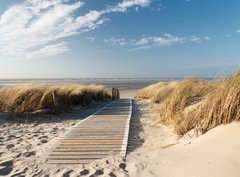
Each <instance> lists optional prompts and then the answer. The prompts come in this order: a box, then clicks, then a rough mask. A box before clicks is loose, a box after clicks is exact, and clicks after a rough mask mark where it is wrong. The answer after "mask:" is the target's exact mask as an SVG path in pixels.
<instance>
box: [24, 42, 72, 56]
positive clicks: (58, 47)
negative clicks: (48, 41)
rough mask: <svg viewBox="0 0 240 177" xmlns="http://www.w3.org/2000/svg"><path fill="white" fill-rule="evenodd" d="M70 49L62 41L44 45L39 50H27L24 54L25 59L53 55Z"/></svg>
mask: <svg viewBox="0 0 240 177" xmlns="http://www.w3.org/2000/svg"><path fill="white" fill-rule="evenodd" d="M67 51H70V49H69V48H68V46H66V44H65V43H64V42H61V43H58V44H53V45H46V46H44V47H43V48H40V49H39V50H36V51H33V52H29V53H27V54H26V58H27V59H34V58H39V57H47V56H54V55H57V54H61V53H64V52H67Z"/></svg>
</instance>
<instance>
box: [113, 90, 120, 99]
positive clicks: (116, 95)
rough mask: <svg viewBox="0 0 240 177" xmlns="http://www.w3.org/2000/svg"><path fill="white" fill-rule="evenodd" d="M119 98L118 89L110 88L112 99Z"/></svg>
mask: <svg viewBox="0 0 240 177" xmlns="http://www.w3.org/2000/svg"><path fill="white" fill-rule="evenodd" d="M119 98H120V93H119V90H118V89H116V88H112V100H118V99H119Z"/></svg>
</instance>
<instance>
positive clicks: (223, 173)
mask: <svg viewBox="0 0 240 177" xmlns="http://www.w3.org/2000/svg"><path fill="white" fill-rule="evenodd" d="M138 104H139V105H140V106H141V105H144V106H142V107H143V108H142V109H141V111H142V116H141V117H140V119H141V121H142V123H143V124H142V125H143V131H142V133H141V134H142V135H141V137H142V138H143V139H145V142H144V144H143V145H142V146H141V147H140V148H138V149H136V150H135V151H134V152H132V153H130V154H129V156H128V158H127V167H126V170H127V171H128V172H129V173H128V174H129V175H130V176H133V177H151V176H154V177H157V176H159V177H161V176H164V177H203V176H204V177H215V176H216V177H229V176H231V177H237V176H239V174H240V168H239V167H240V166H239V165H240V153H239V147H240V122H233V123H231V124H228V125H221V126H218V127H216V128H214V129H212V130H210V131H208V132H207V133H205V134H203V135H201V136H199V137H195V136H194V133H193V131H191V132H189V135H186V136H185V137H183V138H181V139H177V137H176V136H175V135H174V133H173V131H172V130H171V129H169V128H168V127H165V126H160V127H156V126H154V110H156V108H154V107H155V106H154V105H152V104H150V105H149V103H147V102H142V103H141V102H140V103H138ZM149 111H150V112H151V114H152V115H150V114H149V113H148V112H149ZM155 116H157V113H155Z"/></svg>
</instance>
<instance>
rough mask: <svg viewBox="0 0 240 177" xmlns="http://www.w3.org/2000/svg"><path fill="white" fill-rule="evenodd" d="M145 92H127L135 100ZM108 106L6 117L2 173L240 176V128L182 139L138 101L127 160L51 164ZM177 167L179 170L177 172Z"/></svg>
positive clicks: (155, 110)
mask: <svg viewBox="0 0 240 177" xmlns="http://www.w3.org/2000/svg"><path fill="white" fill-rule="evenodd" d="M138 91H139V89H126V90H121V97H122V98H131V99H133V98H134V97H135V96H136V94H137V93H138ZM106 104H107V102H97V103H94V104H92V105H91V106H90V107H89V108H87V109H86V108H83V107H81V106H75V107H73V109H72V110H71V111H70V112H63V113H60V114H57V115H37V116H33V117H22V116H21V117H16V118H14V119H11V118H8V117H5V119H1V124H0V138H1V139H0V146H1V148H0V155H1V156H0V175H6V176H91V175H94V176H120V177H122V176H123V177H127V176H130V177H140V176H142V177H146V176H147V177H150V176H153V177H158V176H159V177H160V176H166V177H176V176H179V177H181V176H184V177H201V176H206V177H212V176H218V177H227V176H232V177H235V176H236V177H237V176H238V174H239V173H240V171H239V164H240V160H239V159H240V158H239V153H238V147H239V146H240V141H239V139H240V137H239V133H238V132H239V130H240V124H239V123H238V122H233V123H231V124H229V125H221V126H219V127H216V128H214V129H212V130H210V131H209V132H207V133H206V134H203V135H201V136H199V137H196V136H195V135H194V132H193V131H191V132H189V133H188V134H186V135H185V136H183V137H181V138H178V136H177V135H176V134H175V133H174V131H173V129H171V128H169V127H167V126H165V125H159V124H158V125H156V123H155V120H156V117H158V116H159V111H160V110H159V106H158V105H157V104H154V103H152V102H151V101H150V100H134V101H133V113H132V119H131V126H132V127H131V129H132V131H131V132H130V134H129V139H131V140H130V141H129V142H128V143H129V146H131V147H132V148H128V153H127V157H126V158H123V157H121V156H120V155H114V156H111V155H110V156H107V157H106V158H104V159H100V160H96V161H93V162H92V163H90V164H89V165H65V166H61V165H48V164H45V162H46V156H45V155H44V154H46V153H45V152H46V151H48V149H49V147H51V146H52V145H53V144H54V143H55V142H56V139H57V138H58V137H60V136H61V135H63V134H64V133H65V132H66V131H67V130H69V129H70V128H71V127H72V126H74V125H75V124H76V123H77V122H78V121H81V120H80V119H84V118H86V117H87V116H89V115H91V114H92V113H94V112H96V110H98V109H100V108H101V107H103V106H104V105H106ZM173 167H174V168H173Z"/></svg>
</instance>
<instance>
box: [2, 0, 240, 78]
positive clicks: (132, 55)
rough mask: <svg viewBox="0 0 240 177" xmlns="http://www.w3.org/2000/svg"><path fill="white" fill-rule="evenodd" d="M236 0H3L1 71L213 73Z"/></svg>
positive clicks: (222, 70) (220, 71)
mask: <svg viewBox="0 0 240 177" xmlns="http://www.w3.org/2000/svg"><path fill="white" fill-rule="evenodd" d="M239 9H240V1H239V0H231V1H226V0H211V1H210V0H112V1H109V0H101V1H97V0H88V1H87V0H85V1H84V0H83V1H78V0H72V1H71V0H1V4H0V36H1V37H0V78H79V77H80V78H81V77H127V78H132V77H187V76H198V77H219V76H221V75H224V74H227V73H229V72H232V71H233V70H236V69H237V68H239V64H240V11H239Z"/></svg>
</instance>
